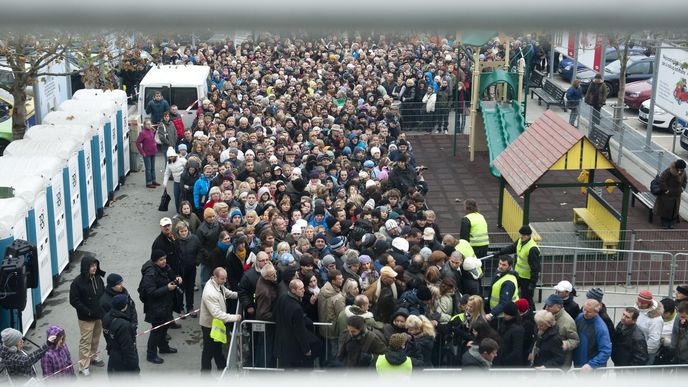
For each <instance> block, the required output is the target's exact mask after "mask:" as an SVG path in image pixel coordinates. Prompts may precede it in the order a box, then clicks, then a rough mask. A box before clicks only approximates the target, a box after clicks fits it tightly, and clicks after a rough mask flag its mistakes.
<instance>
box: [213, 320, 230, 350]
mask: <svg viewBox="0 0 688 387" xmlns="http://www.w3.org/2000/svg"><path fill="white" fill-rule="evenodd" d="M210 338H211V339H213V340H214V341H215V342H218V343H222V344H227V327H226V326H225V323H224V322H222V320H220V319H216V318H214V319H213V322H212V323H211V328H210Z"/></svg>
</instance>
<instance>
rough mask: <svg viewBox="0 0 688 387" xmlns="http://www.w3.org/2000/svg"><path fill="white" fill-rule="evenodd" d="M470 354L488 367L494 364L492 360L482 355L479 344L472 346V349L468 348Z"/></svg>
mask: <svg viewBox="0 0 688 387" xmlns="http://www.w3.org/2000/svg"><path fill="white" fill-rule="evenodd" d="M468 354H469V355H471V356H472V357H473V358H474V359H475V360H477V361H479V362H480V363H482V364H485V365H486V366H487V367H488V368H489V367H491V366H492V363H491V362H489V361H487V360H486V359H485V358H484V357H482V356H480V351H479V347H478V346H477V345H474V346H472V347H471V349H469V350H468Z"/></svg>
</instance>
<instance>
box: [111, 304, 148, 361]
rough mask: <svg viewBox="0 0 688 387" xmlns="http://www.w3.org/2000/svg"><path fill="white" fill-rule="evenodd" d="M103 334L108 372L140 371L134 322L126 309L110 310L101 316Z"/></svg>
mask: <svg viewBox="0 0 688 387" xmlns="http://www.w3.org/2000/svg"><path fill="white" fill-rule="evenodd" d="M127 309H128V307H127ZM103 336H105V341H106V342H107V353H108V356H109V357H110V359H109V364H108V372H110V371H111V370H112V371H116V372H133V373H139V372H140V371H141V370H140V369H139V354H138V351H137V350H136V324H135V323H134V322H133V321H131V320H130V317H129V315H128V314H127V313H126V311H124V312H122V311H120V310H111V311H110V312H108V313H107V314H106V315H105V317H103Z"/></svg>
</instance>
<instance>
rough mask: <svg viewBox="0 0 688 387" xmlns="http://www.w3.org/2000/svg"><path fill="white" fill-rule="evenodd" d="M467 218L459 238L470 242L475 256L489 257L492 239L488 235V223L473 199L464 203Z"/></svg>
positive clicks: (463, 220) (462, 222)
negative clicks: (488, 251) (488, 250)
mask: <svg viewBox="0 0 688 387" xmlns="http://www.w3.org/2000/svg"><path fill="white" fill-rule="evenodd" d="M463 208H464V210H465V212H466V216H464V217H463V218H462V219H461V230H460V232H459V238H460V239H465V240H467V241H468V242H470V244H471V247H473V251H475V256H476V257H478V258H482V257H484V256H486V255H487V247H488V246H489V244H490V238H489V236H488V234H487V221H486V220H485V217H484V216H482V214H480V213H479V212H478V203H477V202H476V201H475V200H473V199H466V201H465V202H464V203H463Z"/></svg>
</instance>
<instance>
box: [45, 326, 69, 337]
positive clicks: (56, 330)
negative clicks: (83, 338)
mask: <svg viewBox="0 0 688 387" xmlns="http://www.w3.org/2000/svg"><path fill="white" fill-rule="evenodd" d="M64 331H65V330H64V328H62V327H61V326H59V325H51V326H50V327H48V331H47V332H46V336H48V337H50V336H58V337H59V336H60V335H63V334H64Z"/></svg>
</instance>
